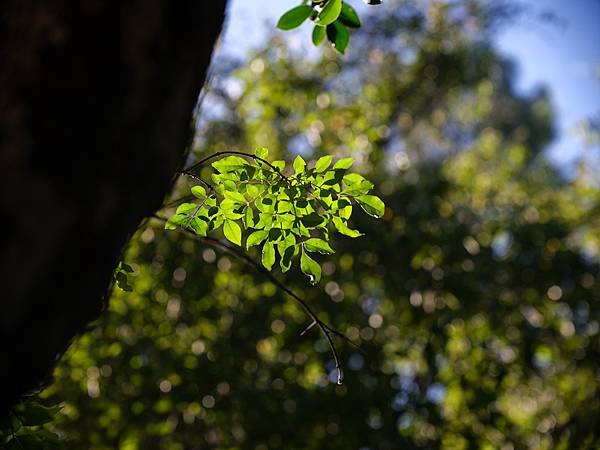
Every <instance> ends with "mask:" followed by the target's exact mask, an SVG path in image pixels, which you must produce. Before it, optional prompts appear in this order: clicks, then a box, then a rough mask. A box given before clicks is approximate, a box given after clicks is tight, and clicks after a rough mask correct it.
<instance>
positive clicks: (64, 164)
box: [0, 0, 226, 414]
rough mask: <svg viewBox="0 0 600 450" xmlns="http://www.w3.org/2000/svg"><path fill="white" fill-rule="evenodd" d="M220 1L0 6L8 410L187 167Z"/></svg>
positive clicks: (41, 372)
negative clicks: (176, 176)
mask: <svg viewBox="0 0 600 450" xmlns="http://www.w3.org/2000/svg"><path fill="white" fill-rule="evenodd" d="M225 3H226V1H225V0H210V1H206V0H177V1H173V0H146V1H141V0H137V1H135V0H129V1H109V0H3V1H2V2H1V3H0V5H1V6H0V15H1V17H0V205H1V209H0V211H1V212H2V217H1V221H2V224H3V228H4V232H3V233H2V237H1V238H0V282H1V286H2V293H1V294H0V295H1V297H0V298H1V299H2V302H1V310H0V348H1V352H0V358H1V359H0V363H1V366H2V367H1V368H0V414H2V413H4V412H5V411H6V410H7V409H8V408H9V407H10V405H12V404H13V403H14V402H15V401H16V400H17V399H18V398H19V397H20V396H21V395H22V394H23V393H25V392H26V391H27V390H30V389H32V388H35V387H37V386H38V384H39V383H40V382H41V381H42V380H43V379H44V378H45V377H46V376H47V375H48V374H49V373H50V371H51V369H52V367H53V365H54V363H55V361H56V359H57V357H58V356H59V355H60V354H61V353H62V352H63V351H64V350H65V348H66V347H67V346H68V344H69V342H70V341H71V339H72V338H73V337H74V336H75V335H76V334H77V333H78V332H79V331H81V330H82V329H83V328H84V327H85V326H86V324H88V323H89V322H90V321H92V320H94V319H95V318H97V317H98V315H99V314H100V313H101V311H102V310H103V309H104V308H105V306H106V301H107V298H106V292H107V286H108V285H109V283H110V280H111V276H112V270H113V268H114V267H115V265H116V263H117V261H118V259H119V255H120V252H121V249H122V247H123V246H124V244H125V243H126V242H127V240H128V237H129V236H130V235H131V234H132V233H133V232H134V231H135V229H136V227H137V226H138V224H139V223H140V221H141V220H142V219H143V218H144V217H146V216H148V215H150V214H151V213H152V212H153V211H155V210H156V209H157V208H158V207H159V206H160V204H161V201H162V199H163V197H164V196H165V194H166V193H167V191H168V189H169V186H170V183H171V180H172V177H173V175H174V173H175V172H176V170H177V169H178V168H179V167H181V165H182V164H183V159H184V154H185V149H186V147H187V145H188V142H189V139H190V134H191V118H192V111H193V108H194V105H195V103H196V100H197V98H198V93H199V91H200V89H201V87H202V85H203V83H204V80H205V76H206V70H207V67H208V64H209V61H210V57H211V54H212V50H213V46H214V43H215V41H216V39H217V37H218V35H219V33H220V31H221V26H222V23H223V19H224V9H225Z"/></svg>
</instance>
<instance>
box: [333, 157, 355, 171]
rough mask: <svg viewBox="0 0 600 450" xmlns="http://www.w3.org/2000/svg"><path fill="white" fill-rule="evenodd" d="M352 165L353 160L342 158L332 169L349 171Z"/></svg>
mask: <svg viewBox="0 0 600 450" xmlns="http://www.w3.org/2000/svg"><path fill="white" fill-rule="evenodd" d="M352 164H354V158H342V159H340V160H339V161H338V162H336V163H335V164H334V166H333V168H334V169H349V168H350V167H352Z"/></svg>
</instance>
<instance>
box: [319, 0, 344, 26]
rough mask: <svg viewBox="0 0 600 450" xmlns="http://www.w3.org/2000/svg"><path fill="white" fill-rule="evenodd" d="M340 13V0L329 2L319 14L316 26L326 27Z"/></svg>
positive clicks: (330, 0)
mask: <svg viewBox="0 0 600 450" xmlns="http://www.w3.org/2000/svg"><path fill="white" fill-rule="evenodd" d="M341 12H342V0H329V1H328V2H327V4H326V5H325V7H324V8H323V11H321V12H320V13H319V16H318V18H317V20H316V21H315V23H316V24H317V25H321V26H326V25H329V24H330V23H333V22H335V20H336V19H337V18H338V17H339V15H340V13H341Z"/></svg>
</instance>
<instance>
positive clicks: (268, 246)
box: [262, 241, 275, 270]
mask: <svg viewBox="0 0 600 450" xmlns="http://www.w3.org/2000/svg"><path fill="white" fill-rule="evenodd" d="M274 263H275V247H274V245H273V242H271V241H267V242H265V245H263V249H262V265H263V266H265V268H266V269H267V270H271V267H273V264H274Z"/></svg>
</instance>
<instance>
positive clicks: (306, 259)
mask: <svg viewBox="0 0 600 450" xmlns="http://www.w3.org/2000/svg"><path fill="white" fill-rule="evenodd" d="M300 269H302V272H304V274H305V275H307V276H308V278H309V280H310V282H311V284H317V283H318V282H319V280H321V266H320V265H319V263H318V262H316V261H315V260H314V259H312V258H311V257H310V256H308V255H307V254H306V251H304V249H302V255H301V256H300Z"/></svg>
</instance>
